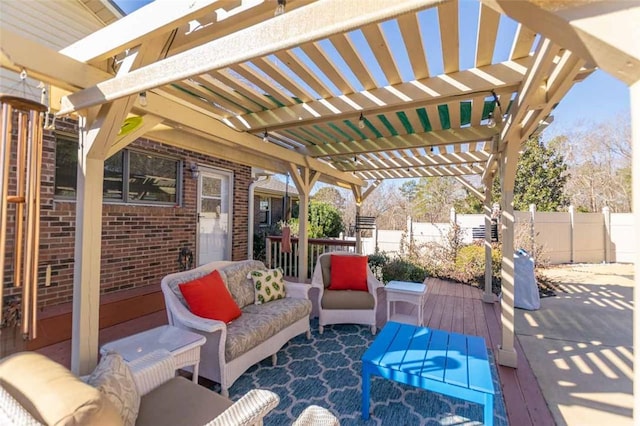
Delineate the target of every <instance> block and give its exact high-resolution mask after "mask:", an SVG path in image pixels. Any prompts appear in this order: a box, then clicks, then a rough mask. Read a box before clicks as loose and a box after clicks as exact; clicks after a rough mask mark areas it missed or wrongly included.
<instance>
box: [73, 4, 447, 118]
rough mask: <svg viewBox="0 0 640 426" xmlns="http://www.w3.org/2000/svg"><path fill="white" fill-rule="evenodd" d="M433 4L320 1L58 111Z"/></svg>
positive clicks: (109, 84)
mask: <svg viewBox="0 0 640 426" xmlns="http://www.w3.org/2000/svg"><path fill="white" fill-rule="evenodd" d="M439 3H442V0H405V1H402V2H398V1H397V0H377V1H376V7H371V3H370V1H369V0H350V1H348V2H344V1H342V0H321V1H318V2H315V3H311V4H309V5H308V6H306V7H304V8H300V9H296V10H293V11H291V12H289V13H286V14H284V15H280V16H277V17H275V18H272V19H268V20H266V21H264V22H262V23H260V24H257V25H254V26H252V27H249V28H246V29H244V30H242V31H238V32H237V33H233V34H230V35H228V36H226V37H223V38H221V39H216V40H213V41H210V42H208V43H205V44H203V45H201V46H198V47H195V48H193V49H191V50H189V51H187V52H183V53H180V54H177V55H175V56H171V57H168V58H166V59H164V60H162V61H158V62H156V63H154V64H152V65H149V66H146V67H144V68H142V69H139V70H136V71H134V72H131V73H129V74H127V75H126V76H122V77H117V78H113V79H111V80H107V81H104V82H102V83H99V84H97V85H96V86H93V87H90V88H88V89H85V90H82V91H80V92H77V93H74V94H72V95H69V96H68V97H67V98H66V99H63V108H62V110H61V113H63V114H65V113H70V112H73V111H77V110H80V109H85V108H89V107H92V106H95V105H98V104H101V103H104V102H107V101H112V100H115V99H118V98H121V97H124V96H130V95H133V94H136V93H140V92H143V91H146V90H150V89H153V88H155V87H159V86H164V85H166V84H169V83H172V82H175V81H179V80H183V79H186V78H189V77H192V76H194V75H199V74H204V73H206V72H209V71H212V70H216V69H220V68H224V67H228V66H231V65H234V64H239V63H243V62H246V61H250V60H252V59H255V58H259V57H262V56H266V55H270V54H273V53H276V52H278V51H281V50H285V49H290V48H294V47H296V46H299V45H301V44H305V43H309V42H313V41H316V40H320V39H323V38H327V37H329V36H332V35H334V34H337V33H342V32H347V31H350V30H352V29H356V28H359V27H361V26H364V25H366V24H371V23H375V22H381V21H384V20H386V19H390V18H393V17H395V16H398V15H401V14H404V13H410V12H416V11H418V10H421V9H425V8H427V7H430V6H434V5H437V4H439Z"/></svg>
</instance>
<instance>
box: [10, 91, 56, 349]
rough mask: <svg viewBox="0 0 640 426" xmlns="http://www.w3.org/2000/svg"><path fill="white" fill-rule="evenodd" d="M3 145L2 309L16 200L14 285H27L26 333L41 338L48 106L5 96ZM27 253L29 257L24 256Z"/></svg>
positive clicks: (24, 287) (24, 301)
mask: <svg viewBox="0 0 640 426" xmlns="http://www.w3.org/2000/svg"><path fill="white" fill-rule="evenodd" d="M0 104H1V105H2V129H3V130H2V146H1V147H0V165H1V166H2V172H1V173H0V175H1V176H0V177H1V179H0V197H1V199H0V203H1V205H0V212H1V213H2V214H1V216H0V315H2V313H3V309H2V299H3V296H4V294H3V290H4V288H3V287H4V285H3V284H4V267H5V250H6V232H7V222H8V218H7V210H8V208H7V207H8V203H16V204H17V205H16V209H15V224H16V225H15V240H14V247H15V249H14V274H13V278H14V286H16V287H18V286H20V285H21V284H23V285H22V301H21V302H22V303H21V304H22V318H21V320H22V324H21V325H22V327H21V329H22V334H23V337H24V338H25V339H34V338H35V337H36V319H37V311H38V309H37V307H38V260H39V254H38V253H39V242H40V179H41V167H40V165H41V163H42V113H43V112H45V111H46V110H47V108H46V107H45V106H44V105H41V104H39V103H37V102H33V101H31V100H28V99H24V98H19V97H14V96H8V95H1V94H0ZM14 110H15V111H17V119H18V134H17V142H16V147H17V148H16V169H15V170H16V186H15V194H11V195H10V194H9V169H10V165H11V136H12V135H11V126H12V119H13V116H14ZM23 254H24V259H23Z"/></svg>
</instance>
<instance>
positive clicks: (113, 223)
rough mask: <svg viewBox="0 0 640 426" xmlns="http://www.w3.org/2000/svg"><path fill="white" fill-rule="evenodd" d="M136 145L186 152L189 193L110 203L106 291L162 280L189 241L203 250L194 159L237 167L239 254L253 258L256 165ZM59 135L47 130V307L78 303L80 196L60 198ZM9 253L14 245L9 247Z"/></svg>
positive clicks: (9, 270)
mask: <svg viewBox="0 0 640 426" xmlns="http://www.w3.org/2000/svg"><path fill="white" fill-rule="evenodd" d="M56 129H57V130H58V131H65V132H69V133H72V134H77V131H78V130H77V123H76V122H75V121H73V120H58V121H57V122H56ZM131 147H132V148H138V149H144V150H146V151H148V152H153V153H157V154H162V155H168V156H171V157H172V158H176V159H181V160H183V161H184V164H185V165H186V167H185V168H184V175H183V193H182V196H183V199H182V205H180V206H175V207H171V206H139V205H128V204H112V203H105V204H103V219H102V226H103V235H102V260H101V274H100V280H101V294H105V293H112V292H117V291H121V290H125V289H131V288H137V287H143V286H148V285H153V286H157V287H158V289H159V286H160V280H161V279H162V277H163V276H165V275H167V274H169V273H171V272H176V271H177V270H178V253H179V250H180V249H181V248H182V247H188V248H189V249H191V250H192V251H193V252H194V255H195V241H196V226H197V223H196V197H197V194H196V191H197V180H195V179H192V178H191V171H190V170H188V165H189V164H190V163H191V162H195V163H198V164H201V165H206V166H211V167H215V168H220V169H225V170H230V171H233V192H234V197H233V219H232V220H233V225H232V260H242V259H246V258H247V232H248V197H249V195H248V194H249V184H250V182H251V168H250V167H248V166H244V165H240V164H236V163H232V162H229V161H225V160H221V159H217V158H212V157H207V156H204V155H201V154H197V153H194V152H189V151H185V150H181V149H178V148H175V147H171V146H168V145H164V144H161V143H157V142H153V141H150V140H146V139H139V140H137V141H136V142H135V143H133V144H132V145H131ZM12 174H13V175H15V171H12ZM54 177H55V135H54V133H53V132H50V131H45V136H44V154H43V166H42V190H41V194H42V195H41V197H42V200H41V201H42V204H41V211H40V218H41V225H40V262H39V265H40V268H39V269H40V270H39V275H40V279H39V283H40V289H39V292H38V294H39V299H40V301H39V306H40V307H44V306H52V305H57V304H61V303H66V302H70V301H71V300H72V295H73V268H74V246H75V209H76V204H75V202H73V201H62V200H55V199H54V198H53V193H54ZM13 211H14V210H10V213H9V218H8V219H9V222H10V226H9V229H8V235H9V236H11V235H13V232H12V230H13V223H14V221H15V219H14V216H15V214H14V213H12V212H13ZM7 251H8V253H7V260H9V256H10V255H11V252H12V249H11V247H10V245H9V246H8V250H7ZM10 263H11V262H5V264H6V266H5V279H4V281H5V289H6V291H5V295H13V294H16V293H19V289H15V288H12V283H13V266H12V265H11V264H10ZM47 265H51V286H50V287H45V286H44V276H45V270H46V266H47Z"/></svg>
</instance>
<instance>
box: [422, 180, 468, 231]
mask: <svg viewBox="0 0 640 426" xmlns="http://www.w3.org/2000/svg"><path fill="white" fill-rule="evenodd" d="M417 188H418V190H417V192H416V194H415V199H414V200H413V203H412V210H413V217H414V219H416V220H418V221H427V222H432V223H437V222H449V216H450V212H451V207H453V205H454V203H455V202H456V201H457V200H461V199H463V198H464V191H463V190H462V186H461V185H460V184H459V183H458V182H457V181H456V180H455V179H453V178H452V177H428V178H420V180H419V181H418V184H417Z"/></svg>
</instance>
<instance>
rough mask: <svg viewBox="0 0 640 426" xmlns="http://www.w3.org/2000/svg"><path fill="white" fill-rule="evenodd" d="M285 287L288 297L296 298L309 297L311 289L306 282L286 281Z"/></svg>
mask: <svg viewBox="0 0 640 426" xmlns="http://www.w3.org/2000/svg"><path fill="white" fill-rule="evenodd" d="M284 289H285V292H286V294H287V297H292V298H295V299H309V290H311V286H310V285H309V284H305V283H294V282H291V281H285V282H284Z"/></svg>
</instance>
